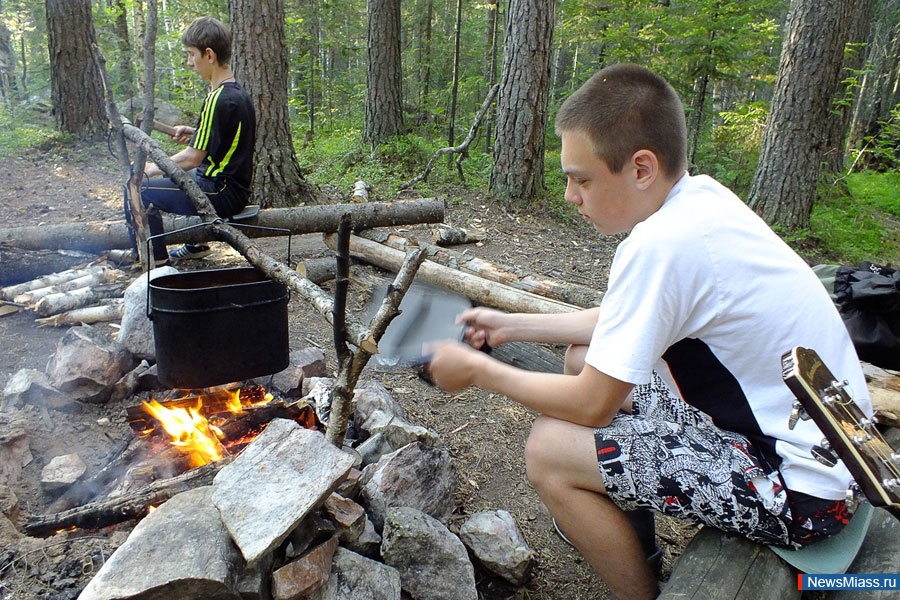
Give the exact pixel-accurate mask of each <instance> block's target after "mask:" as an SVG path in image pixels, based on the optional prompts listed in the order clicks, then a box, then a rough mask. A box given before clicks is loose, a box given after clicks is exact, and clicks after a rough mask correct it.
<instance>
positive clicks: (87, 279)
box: [13, 267, 124, 304]
mask: <svg viewBox="0 0 900 600" xmlns="http://www.w3.org/2000/svg"><path fill="white" fill-rule="evenodd" d="M123 277H124V273H122V271H119V270H117V269H111V268H109V267H100V268H99V269H97V270H96V271H93V272H91V273H88V274H86V275H82V276H81V277H76V278H75V279H70V280H69V281H64V282H62V283H60V284H57V285H48V286H45V287H41V288H37V289H33V290H29V291H27V292H24V293H22V294H18V295H17V296H16V297H15V298H13V301H14V302H20V303H22V304H32V303H35V302H37V301H38V300H40V299H41V298H43V297H45V296H50V295H51V294H58V293H61V292H70V291H72V290H77V289H80V288H86V287H90V286H93V285H98V284H104V283H114V282H116V281H120V280H121V279H122V278H123Z"/></svg>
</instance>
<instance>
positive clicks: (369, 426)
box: [362, 409, 438, 448]
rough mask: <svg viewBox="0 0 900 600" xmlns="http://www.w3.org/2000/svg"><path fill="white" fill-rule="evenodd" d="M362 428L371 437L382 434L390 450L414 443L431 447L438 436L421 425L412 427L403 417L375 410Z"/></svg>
mask: <svg viewBox="0 0 900 600" xmlns="http://www.w3.org/2000/svg"><path fill="white" fill-rule="evenodd" d="M362 428H363V429H364V430H366V431H368V432H369V433H371V434H372V435H375V434H379V433H380V434H382V435H383V436H384V439H385V440H386V441H387V443H388V445H389V446H391V447H392V448H402V447H403V446H405V445H407V444H411V443H412V442H415V441H420V442H423V443H424V444H426V445H433V444H435V443H437V441H438V434H437V433H435V432H434V431H431V430H430V429H427V428H425V427H422V426H421V425H413V424H412V423H410V422H408V421H407V420H406V419H404V418H403V417H400V416H397V415H393V414H390V413H388V412H385V411H383V410H381V409H376V410H374V411H372V412H371V413H370V414H369V417H368V418H367V419H366V420H365V421H364V422H363V423H362Z"/></svg>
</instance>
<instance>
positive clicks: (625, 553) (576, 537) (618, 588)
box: [525, 416, 659, 600]
mask: <svg viewBox="0 0 900 600" xmlns="http://www.w3.org/2000/svg"><path fill="white" fill-rule="evenodd" d="M596 456H597V452H596V448H595V445H594V435H593V431H592V430H591V429H590V428H587V427H582V426H580V425H575V424H573V423H568V422H566V421H559V420H557V419H551V418H549V417H543V416H541V417H538V419H537V420H536V421H535V423H534V426H533V427H532V429H531V435H530V436H529V438H528V444H527V445H526V447H525V464H526V468H527V472H528V479H529V481H530V482H531V485H533V486H534V488H535V490H537V493H538V495H539V496H540V497H541V500H543V501H544V504H546V505H547V508H548V509H549V510H550V513H551V514H552V515H553V517H554V518H555V519H556V522H557V524H558V525H559V527H560V528H561V529H562V531H563V532H564V533H565V534H566V536H567V537H568V538H569V539H570V540H571V541H572V543H573V544H574V546H575V548H577V549H578V551H579V552H581V554H582V556H584V558H585V559H586V560H587V561H588V563H589V564H590V565H591V567H592V568H593V569H594V572H596V573H597V575H598V576H600V578H601V579H603V581H605V582H606V584H607V586H609V589H610V591H612V593H613V594H615V595H616V597H618V598H621V599H622V600H631V599H637V600H640V599H646V598H655V597H656V596H657V594H658V593H659V589H658V586H657V582H656V578H655V577H654V575H653V572H652V571H651V570H650V567H649V565H648V564H647V561H646V558H645V556H644V551H643V549H642V548H641V543H640V541H639V540H638V537H637V534H636V533H635V531H634V528H633V527H632V526H631V523H630V522H629V521H628V517H626V516H625V513H624V512H622V510H621V509H619V508H618V507H617V506H616V505H615V504H613V502H612V501H611V500H610V499H609V498H608V497H607V496H606V488H605V487H604V486H603V478H602V477H601V475H600V470H599V468H598V466H597V459H596Z"/></svg>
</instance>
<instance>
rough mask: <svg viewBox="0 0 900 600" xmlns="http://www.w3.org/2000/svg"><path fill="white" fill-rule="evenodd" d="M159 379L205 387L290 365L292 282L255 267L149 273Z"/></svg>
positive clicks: (169, 383) (173, 384) (172, 385)
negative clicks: (289, 287)
mask: <svg viewBox="0 0 900 600" xmlns="http://www.w3.org/2000/svg"><path fill="white" fill-rule="evenodd" d="M148 296H149V298H148V305H147V306H148V310H147V314H148V316H149V317H150V319H151V320H152V321H153V336H154V344H155V346H156V364H157V370H158V376H159V380H160V382H161V383H162V384H163V385H165V386H167V387H169V388H181V389H185V388H202V387H210V386H214V385H221V384H224V383H231V382H235V381H243V380H245V379H250V378H253V377H260V376H262V375H270V374H272V373H277V372H279V371H282V370H284V369H285V368H287V366H288V364H289V362H290V350H289V344H288V325H287V302H288V292H287V290H286V288H285V287H284V286H283V285H281V284H280V283H277V282H275V281H272V280H271V279H268V278H267V277H266V276H265V274H264V273H262V272H261V271H259V270H258V269H255V268H253V267H248V268H234V269H214V270H207V271H190V272H185V273H176V274H172V275H164V276H162V277H157V278H155V279H153V280H151V281H150V284H149V290H148Z"/></svg>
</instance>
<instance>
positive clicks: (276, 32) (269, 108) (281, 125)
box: [228, 0, 318, 208]
mask: <svg viewBox="0 0 900 600" xmlns="http://www.w3.org/2000/svg"><path fill="white" fill-rule="evenodd" d="M228 12H229V15H230V19H231V29H232V37H233V55H234V56H233V57H232V61H231V62H232V65H233V66H234V72H235V76H236V78H237V80H238V81H240V82H241V83H242V84H243V85H244V86H245V87H246V89H247V91H248V92H249V94H250V97H251V98H252V100H253V108H254V109H255V110H256V148H255V149H254V152H253V185H252V197H251V202H253V203H254V204H259V205H261V206H264V207H266V208H273V207H287V206H297V205H298V204H315V203H318V197H317V193H316V189H315V187H314V186H313V185H311V184H309V183H308V182H307V181H306V180H304V179H303V174H302V173H301V172H300V166H299V165H298V164H297V155H296V153H295V152H294V142H293V140H292V138H291V129H290V113H289V112H288V99H287V84H288V63H287V50H286V49H285V36H284V16H285V15H284V1H283V0H229V1H228Z"/></svg>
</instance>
